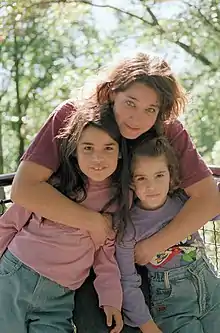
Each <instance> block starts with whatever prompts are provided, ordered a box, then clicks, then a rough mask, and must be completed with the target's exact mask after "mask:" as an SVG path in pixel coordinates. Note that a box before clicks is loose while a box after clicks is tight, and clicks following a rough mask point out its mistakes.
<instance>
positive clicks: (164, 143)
mask: <svg viewBox="0 0 220 333" xmlns="http://www.w3.org/2000/svg"><path fill="white" fill-rule="evenodd" d="M161 155H164V156H165V157H166V161H167V166H168V169H169V172H170V190H169V194H173V193H174V191H175V190H176V189H177V188H178V186H179V183H180V181H179V165H178V159H177V157H176V155H175V152H174V150H173V148H172V146H171V145H170V143H169V141H168V140H167V138H166V137H164V136H159V137H155V138H152V137H150V138H149V139H145V140H143V141H142V142H140V143H139V144H138V145H136V146H135V147H133V150H132V152H131V176H132V165H133V163H134V162H135V159H136V158H137V157H140V156H147V157H159V156H161Z"/></svg>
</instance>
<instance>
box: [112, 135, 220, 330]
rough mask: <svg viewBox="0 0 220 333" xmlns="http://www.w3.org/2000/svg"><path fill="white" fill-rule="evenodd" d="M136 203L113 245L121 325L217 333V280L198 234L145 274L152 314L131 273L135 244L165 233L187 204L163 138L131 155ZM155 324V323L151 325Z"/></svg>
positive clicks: (219, 284)
mask: <svg viewBox="0 0 220 333" xmlns="http://www.w3.org/2000/svg"><path fill="white" fill-rule="evenodd" d="M131 174H132V181H131V187H132V188H133V190H134V192H135V195H136V199H135V203H134V205H133V207H132V209H131V220H132V222H133V226H131V225H128V226H127V228H126V231H125V234H124V237H123V239H122V241H121V242H120V243H119V244H118V245H117V248H116V258H117V261H118V264H119V268H120V272H121V281H122V287H123V292H124V295H123V311H124V320H125V323H126V324H128V325H130V326H133V327H139V328H140V329H141V331H142V332H143V333H149V332H150V333H174V332H178V333H189V332H192V333H210V332H212V333H218V332H219V327H220V279H219V278H218V277H217V275H216V273H215V272H214V270H213V267H212V264H211V263H210V261H209V260H208V258H207V256H206V254H205V248H204V244H203V241H202V239H201V237H200V235H199V233H198V232H195V233H193V234H191V235H189V236H188V237H186V238H185V239H184V240H181V241H180V242H178V244H175V245H173V246H171V247H169V248H168V249H167V250H165V251H162V252H159V253H157V254H156V255H155V256H154V257H153V258H151V260H150V262H149V263H148V264H147V265H146V266H145V269H147V270H148V279H149V286H150V299H151V305H150V306H151V313H152V316H151V314H150V311H149V308H148V306H147V304H146V303H145V298H144V295H143V293H142V291H141V289H140V286H141V279H140V277H139V275H138V274H137V271H136V268H135V244H136V243H137V242H139V241H141V240H143V239H147V238H149V237H151V236H152V235H154V234H156V233H157V232H159V230H162V229H163V228H165V226H166V225H168V224H169V223H170V221H171V220H172V219H173V218H174V217H175V216H176V215H177V214H178V213H179V211H180V210H181V209H182V207H183V206H184V205H185V203H186V202H187V197H186V195H184V193H182V192H180V191H175V189H176V188H177V187H178V184H179V179H178V163H177V161H176V157H175V154H174V152H173V150H172V148H171V146H170V145H169V142H167V140H166V138H164V137H159V138H154V139H151V140H147V141H143V142H142V143H140V144H139V145H137V146H136V147H135V148H134V150H133V153H132V162H131ZM153 319H154V321H153Z"/></svg>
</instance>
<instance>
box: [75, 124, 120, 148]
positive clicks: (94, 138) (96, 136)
mask: <svg viewBox="0 0 220 333" xmlns="http://www.w3.org/2000/svg"><path fill="white" fill-rule="evenodd" d="M79 143H81V144H83V143H91V144H94V145H99V146H100V145H105V144H112V143H117V142H116V141H115V140H114V139H113V138H112V137H111V136H110V135H109V134H108V133H107V132H105V131H104V130H102V129H100V128H97V127H95V126H92V125H89V126H87V127H86V128H85V129H84V130H83V131H82V134H81V136H80V139H79Z"/></svg>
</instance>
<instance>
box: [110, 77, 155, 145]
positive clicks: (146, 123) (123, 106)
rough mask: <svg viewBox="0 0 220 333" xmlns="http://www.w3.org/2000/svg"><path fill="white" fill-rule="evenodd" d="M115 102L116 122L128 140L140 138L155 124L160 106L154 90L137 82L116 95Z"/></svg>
mask: <svg viewBox="0 0 220 333" xmlns="http://www.w3.org/2000/svg"><path fill="white" fill-rule="evenodd" d="M113 101H114V113H115V118H116V121H117V123H118V126H119V129H120V132H121V135H123V136H124V137H125V138H126V139H136V138H138V137H139V136H140V135H141V134H143V133H145V132H147V131H148V130H149V129H150V128H151V127H152V126H153V125H154V124H155V122H156V119H157V116H158V113H159V108H160V104H159V98H158V96H157V94H156V92H155V90H154V89H152V88H150V87H148V86H146V85H144V84H143V83H138V82H135V83H133V84H132V85H130V86H129V87H128V88H127V89H126V90H125V91H122V92H117V93H114V94H113Z"/></svg>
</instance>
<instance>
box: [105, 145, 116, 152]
mask: <svg viewBox="0 0 220 333" xmlns="http://www.w3.org/2000/svg"><path fill="white" fill-rule="evenodd" d="M105 150H107V151H112V150H114V147H112V146H109V147H105Z"/></svg>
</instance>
